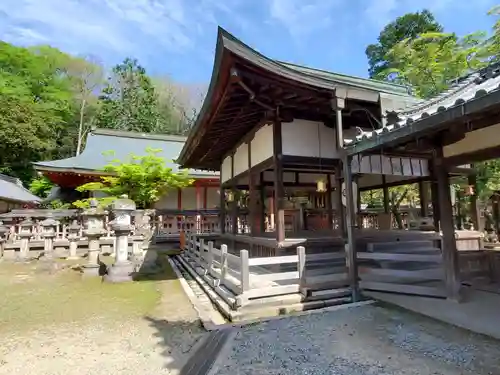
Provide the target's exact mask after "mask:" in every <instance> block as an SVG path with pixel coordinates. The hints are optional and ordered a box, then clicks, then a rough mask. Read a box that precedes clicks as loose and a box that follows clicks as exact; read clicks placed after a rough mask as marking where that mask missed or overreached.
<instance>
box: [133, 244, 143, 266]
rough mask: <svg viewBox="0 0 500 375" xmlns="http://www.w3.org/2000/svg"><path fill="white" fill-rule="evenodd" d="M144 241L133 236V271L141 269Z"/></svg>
mask: <svg viewBox="0 0 500 375" xmlns="http://www.w3.org/2000/svg"><path fill="white" fill-rule="evenodd" d="M143 241H144V239H143V238H142V236H135V237H134V238H133V242H132V263H133V264H134V269H135V271H136V272H137V271H139V270H140V269H141V265H142V260H143V254H142V252H143V250H142V245H143Z"/></svg>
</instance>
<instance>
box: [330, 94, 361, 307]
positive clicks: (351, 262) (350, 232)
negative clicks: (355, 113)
mask: <svg viewBox="0 0 500 375" xmlns="http://www.w3.org/2000/svg"><path fill="white" fill-rule="evenodd" d="M337 91H338V90H336V92H335V95H336V96H335V98H333V100H332V107H333V109H335V113H336V127H337V149H338V151H339V153H340V154H341V155H342V163H343V171H344V185H345V200H346V207H345V217H346V220H345V231H346V235H347V242H346V245H345V252H346V265H347V269H348V275H349V284H350V286H351V295H352V302H356V301H358V300H359V288H358V270H357V259H356V243H355V239H354V227H355V225H356V222H355V221H356V219H355V216H354V212H355V210H354V196H353V195H354V191H353V187H352V186H353V179H352V170H351V162H352V157H349V156H347V154H346V152H345V149H344V134H343V133H344V131H343V124H342V109H343V108H344V107H345V99H344V98H345V95H346V93H345V92H340V93H338V92H337ZM339 94H340V95H339ZM341 194H342V193H341ZM340 202H342V200H340Z"/></svg>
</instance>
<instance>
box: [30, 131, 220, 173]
mask: <svg viewBox="0 0 500 375" xmlns="http://www.w3.org/2000/svg"><path fill="white" fill-rule="evenodd" d="M185 141H186V137H182V136H172V135H161V134H146V133H135V132H126V131H116V130H108V129H95V130H93V131H92V132H91V133H90V134H89V135H88V137H87V144H86V146H85V149H84V150H83V152H82V153H81V154H80V155H78V156H74V157H71V158H67V159H61V160H52V161H43V162H36V163H33V164H34V166H35V168H36V169H38V170H56V171H57V170H60V171H73V172H78V171H81V172H84V171H101V170H102V169H103V168H104V167H105V166H106V165H107V164H109V162H110V161H111V160H112V159H119V160H126V159H127V158H128V157H129V156H130V154H135V155H139V156H140V155H145V154H146V149H147V148H152V149H160V150H161V152H160V153H159V154H158V156H160V157H163V158H164V159H165V161H166V164H167V165H168V166H169V167H170V168H172V170H173V171H175V172H177V171H179V166H178V165H177V164H176V163H175V162H174V160H175V159H177V157H178V156H179V153H180V151H181V150H182V147H183V146H184V143H185ZM109 151H113V155H111V156H106V155H104V154H106V153H107V152H109ZM188 173H189V175H191V176H193V177H200V178H203V177H205V178H210V177H218V174H217V173H215V172H210V171H202V170H195V169H189V170H188Z"/></svg>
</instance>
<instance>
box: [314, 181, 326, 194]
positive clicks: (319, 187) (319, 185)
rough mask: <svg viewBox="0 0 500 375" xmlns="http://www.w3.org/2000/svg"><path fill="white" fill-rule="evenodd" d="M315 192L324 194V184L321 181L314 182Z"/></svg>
mask: <svg viewBox="0 0 500 375" xmlns="http://www.w3.org/2000/svg"><path fill="white" fill-rule="evenodd" d="M316 191H317V192H318V193H324V192H326V182H325V180H323V179H320V180H318V181H316Z"/></svg>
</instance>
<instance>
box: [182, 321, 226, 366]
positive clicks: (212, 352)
mask: <svg viewBox="0 0 500 375" xmlns="http://www.w3.org/2000/svg"><path fill="white" fill-rule="evenodd" d="M230 335H231V329H229V328H226V329H221V330H217V331H212V332H210V333H209V334H208V336H207V337H206V338H205V339H204V341H203V342H202V343H201V345H200V346H199V347H198V349H197V350H196V351H195V352H194V353H193V354H192V355H191V357H190V358H189V360H188V361H187V362H186V364H185V365H184V366H183V367H182V369H181V371H180V373H179V375H206V374H208V373H209V371H210V369H211V368H212V366H213V364H214V363H215V361H216V359H217V356H218V355H219V353H220V351H221V350H222V348H223V347H224V344H225V343H226V342H227V340H228V339H229V337H230Z"/></svg>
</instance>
